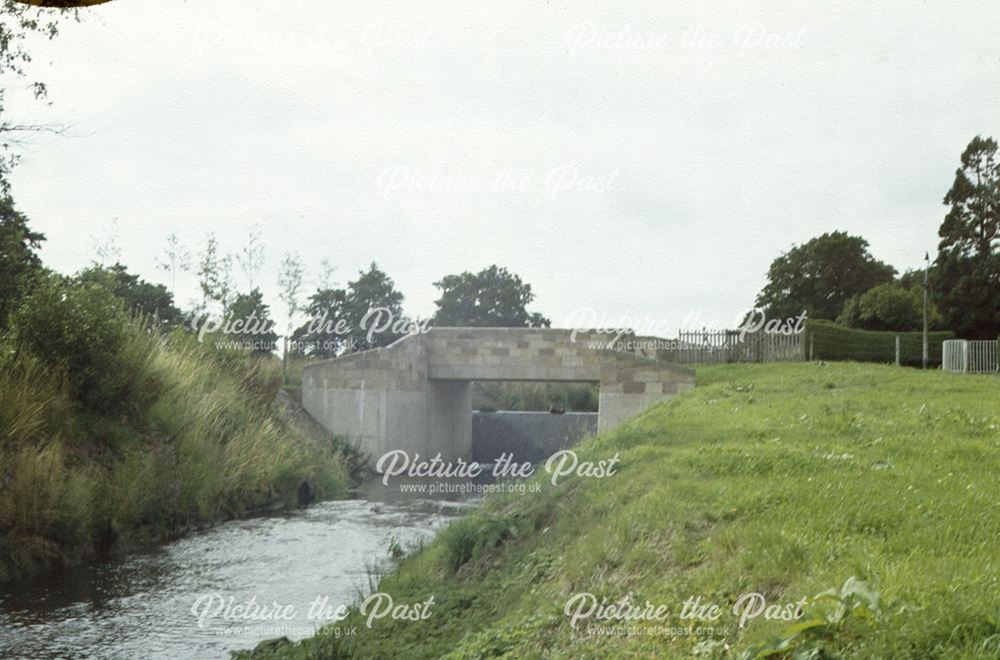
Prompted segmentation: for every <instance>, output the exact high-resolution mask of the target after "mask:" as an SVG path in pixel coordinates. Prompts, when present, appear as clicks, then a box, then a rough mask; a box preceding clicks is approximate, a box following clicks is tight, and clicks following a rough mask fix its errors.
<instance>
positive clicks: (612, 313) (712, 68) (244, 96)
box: [11, 0, 1000, 327]
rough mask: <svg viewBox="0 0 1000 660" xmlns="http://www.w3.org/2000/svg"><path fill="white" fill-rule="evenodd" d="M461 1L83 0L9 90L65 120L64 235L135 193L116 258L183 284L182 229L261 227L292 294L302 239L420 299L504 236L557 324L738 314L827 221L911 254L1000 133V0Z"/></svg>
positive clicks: (54, 178)
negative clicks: (771, 271) (179, 260)
mask: <svg viewBox="0 0 1000 660" xmlns="http://www.w3.org/2000/svg"><path fill="white" fill-rule="evenodd" d="M462 4H464V5H467V6H458V5H459V3H444V2H423V3H409V2H399V1H394V2H373V1H372V0H363V1H359V2H336V3H331V2H327V1H325V0H302V1H298V2H280V3H273V2H272V3H264V2H252V3H251V2H246V1H240V0H212V2H195V1H191V0H189V1H187V2H183V1H177V0H113V1H112V2H111V3H109V4H107V5H103V6H100V7H97V8H93V9H91V10H86V11H85V12H84V20H83V22H82V23H80V24H79V25H67V26H65V27H64V29H63V33H62V35H60V36H59V37H58V38H57V39H56V40H55V41H53V42H51V43H39V44H36V45H35V46H34V53H35V62H34V65H33V70H32V72H33V74H34V75H35V76H37V77H38V78H41V79H42V80H45V81H46V82H48V84H49V88H50V95H51V99H52V101H53V103H52V105H51V106H50V107H45V106H42V105H39V104H37V103H32V102H27V101H23V102H15V103H13V104H11V109H12V110H13V111H15V112H16V113H17V114H16V115H15V118H16V119H21V120H24V121H29V120H30V121H35V122H37V121H52V122H56V123H62V124H68V125H70V126H71V127H72V128H71V130H70V131H69V132H68V134H67V135H63V136H58V137H42V138H38V139H35V140H34V141H33V143H32V144H30V145H29V146H28V147H27V148H26V149H25V151H24V157H23V161H22V163H21V165H20V166H19V168H18V169H17V171H16V173H15V175H14V177H13V182H14V195H15V199H16V200H17V202H18V204H19V206H20V208H21V210H22V211H24V212H25V213H26V214H27V215H28V216H29V217H30V218H31V219H32V224H33V226H35V227H36V228H37V229H39V230H41V231H43V232H44V233H45V234H46V235H47V236H48V242H47V243H46V245H45V249H44V252H43V257H44V259H45V260H46V262H47V263H48V264H49V265H50V266H52V267H54V268H56V269H58V270H61V271H64V272H72V271H75V270H77V269H79V268H81V267H84V266H85V265H87V263H88V262H90V261H91V260H93V259H94V258H95V253H94V241H95V239H97V240H103V237H106V236H108V235H109V233H110V232H111V228H112V226H113V222H114V220H115V219H117V227H118V230H117V244H118V247H119V249H120V250H121V259H122V261H123V262H125V263H126V264H127V265H128V266H129V267H130V268H131V269H132V270H134V271H137V272H139V273H141V274H142V275H143V276H144V277H146V278H149V279H157V280H159V281H163V282H167V281H168V278H167V277H166V275H165V274H164V273H163V272H162V271H158V270H157V268H156V263H157V260H158V258H159V257H160V255H161V254H162V252H163V249H164V245H165V239H166V236H167V235H168V234H170V233H176V234H177V235H179V236H180V237H181V239H182V241H183V242H184V243H186V244H187V246H188V247H189V249H191V250H192V251H193V252H197V251H198V250H199V249H200V248H201V247H202V245H203V244H204V241H205V238H206V236H207V234H208V233H209V232H215V233H216V234H217V235H218V237H219V239H220V241H221V243H222V245H223V247H224V248H225V249H226V250H229V251H233V252H235V251H238V250H239V249H240V248H241V247H242V246H243V245H244V243H245V242H246V238H247V234H248V232H249V231H250V230H251V229H252V228H253V227H255V226H257V227H259V228H260V231H261V233H262V236H263V238H264V240H265V242H266V250H267V265H266V268H265V272H264V274H263V279H264V280H265V291H266V293H267V294H268V295H269V296H271V297H273V295H274V294H275V293H276V286H275V284H274V281H275V279H276V274H277V269H278V264H279V262H280V259H281V256H282V255H283V254H284V253H286V252H297V253H298V254H299V255H301V257H302V260H303V262H304V263H305V265H306V267H307V271H308V276H309V283H310V284H315V282H316V280H317V278H318V276H319V275H320V270H321V269H320V261H321V259H323V258H326V259H328V260H329V261H330V262H331V263H332V264H333V265H335V266H336V267H337V270H336V271H335V273H334V277H333V279H334V281H336V282H337V283H340V284H343V283H345V282H346V280H348V279H353V277H354V276H355V275H356V273H357V271H358V270H359V269H361V268H364V267H366V266H367V264H368V263H370V262H371V261H376V262H377V263H378V264H379V266H380V267H382V268H383V269H384V270H385V271H387V272H388V273H389V274H390V275H391V276H392V277H393V278H394V279H395V281H396V283H397V285H398V287H399V289H400V290H401V291H402V292H403V293H404V294H405V296H406V303H405V306H406V309H407V311H408V312H409V313H411V314H416V315H429V314H430V313H432V312H433V309H434V304H433V301H434V299H435V297H436V290H435V289H434V288H433V286H432V282H433V281H435V280H436V279H438V278H440V277H441V276H443V275H445V274H449V273H455V272H460V271H463V270H479V269H481V268H484V267H486V266H488V265H490V264H493V263H497V264H499V265H502V266H506V267H508V268H509V269H511V270H512V271H514V272H516V273H518V274H519V275H521V277H522V278H524V279H525V280H526V281H528V282H530V283H531V284H532V286H533V288H534V290H535V291H536V293H537V300H536V302H535V304H534V306H533V309H534V310H536V311H541V312H542V313H544V314H546V315H548V316H549V317H550V318H552V320H553V321H554V324H555V325H565V323H563V322H562V321H563V320H564V319H565V318H566V316H567V315H568V314H570V313H571V312H572V311H573V310H576V309H579V308H591V309H593V310H594V311H595V312H596V313H597V314H598V315H603V316H604V317H605V318H611V319H615V318H621V317H622V316H623V315H625V316H627V317H630V318H635V319H654V320H657V321H658V322H661V323H664V324H665V325H667V326H669V327H676V326H679V325H681V324H682V323H685V322H686V323H687V324H689V325H700V324H701V323H702V322H708V323H711V322H716V323H721V324H722V325H730V324H731V321H732V319H733V318H734V317H736V316H737V315H738V314H739V313H740V312H741V310H743V309H745V308H746V307H747V306H748V305H750V304H751V303H752V301H753V298H754V295H755V294H756V292H757V291H758V290H759V289H760V288H761V286H762V285H763V284H764V280H765V274H766V271H767V267H768V265H769V264H770V262H771V260H772V259H774V257H776V256H777V255H778V254H779V253H780V252H782V251H784V250H787V249H788V248H789V247H791V245H792V244H795V243H801V242H804V241H806V240H808V239H810V238H812V237H814V236H816V235H819V234H821V233H823V232H825V231H830V230H838V229H839V230H846V231H849V232H851V233H855V234H861V235H862V236H864V237H865V238H867V239H868V240H869V241H870V243H871V246H872V248H871V249H872V252H873V253H874V254H875V255H876V256H877V257H879V258H881V259H883V260H886V261H888V262H890V263H891V264H893V265H894V266H895V267H896V268H898V269H899V270H901V271H902V270H904V269H906V268H913V267H919V266H920V265H921V263H922V259H923V255H924V251H925V250H930V251H931V252H932V253H933V251H934V249H935V247H936V244H937V235H936V234H937V228H938V226H939V224H940V222H941V219H942V217H943V214H944V212H945V209H944V206H943V205H942V204H941V199H942V197H943V196H944V193H945V192H946V191H947V189H948V188H949V186H950V184H951V180H952V177H953V174H954V171H955V169H956V167H957V165H958V158H959V155H960V153H961V151H962V149H963V148H964V147H965V145H966V144H967V143H968V141H969V140H970V139H971V138H972V137H973V136H975V135H976V134H984V135H995V136H998V137H1000V37H998V36H997V35H998V33H997V30H996V26H997V25H998V24H1000V4H998V3H983V4H980V5H979V6H975V7H974V6H973V5H971V4H955V3H951V2H944V1H927V2H920V3H914V2H909V1H907V2H903V1H902V0H896V1H894V2H880V3H877V6H875V4H876V3H869V2H842V3H830V2H814V1H811V0H810V1H803V0H789V1H780V2H775V1H772V0H768V1H767V2H749V1H745V0H741V1H738V2H719V3H705V2H703V1H701V0H699V1H696V2H676V1H673V0H659V1H657V2H645V3H629V4H631V5H632V6H631V7H630V8H628V9H625V7H624V3H616V2H610V1H606V2H600V3H583V2H550V3H543V2H540V1H537V0H536V1H532V2H515V1H511V0H504V1H502V2H499V1H498V2H491V1H488V0H477V2H475V3H462ZM709 4H711V5H712V6H711V7H708V6H706V5H709ZM619 5H622V6H619ZM237 275H238V276H240V275H239V273H237ZM239 283H240V284H241V285H243V286H245V278H242V276H240V279H239ZM178 289H179V291H178V298H179V300H180V302H182V303H187V302H188V301H190V300H192V299H193V298H194V297H195V295H196V284H195V281H194V279H193V277H185V278H182V279H181V281H180V282H179V283H178Z"/></svg>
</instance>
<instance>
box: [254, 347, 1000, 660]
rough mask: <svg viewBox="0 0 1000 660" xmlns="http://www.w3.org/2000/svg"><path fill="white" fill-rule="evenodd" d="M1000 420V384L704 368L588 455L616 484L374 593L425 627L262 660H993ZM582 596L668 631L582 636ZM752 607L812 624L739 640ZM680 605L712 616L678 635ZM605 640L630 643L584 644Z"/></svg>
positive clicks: (419, 558)
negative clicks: (577, 607) (417, 615)
mask: <svg viewBox="0 0 1000 660" xmlns="http://www.w3.org/2000/svg"><path fill="white" fill-rule="evenodd" d="M998 401H1000V379H998V378H996V377H982V376H960V375H951V374H943V373H940V372H920V371H917V370H912V369H900V368H894V367H889V366H879V365H870V364H856V363H839V364H824V363H811V364H771V365H724V366H713V367H705V368H699V369H698V387H697V389H696V390H695V391H693V392H690V393H687V394H685V395H683V396H681V397H678V398H677V399H675V400H673V401H670V402H667V403H664V404H660V405H658V406H655V407H654V408H652V409H651V410H649V411H648V412H646V413H645V414H643V415H641V416H640V417H638V418H636V419H635V420H632V421H631V422H629V423H626V424H624V425H623V426H621V427H619V428H618V429H616V430H614V431H613V432H611V433H608V434H604V435H602V436H599V437H598V438H596V439H593V440H591V441H588V442H587V443H586V444H585V445H584V446H583V447H581V459H584V458H588V457H589V458H609V457H611V456H612V455H614V454H615V453H619V454H620V458H621V464H620V468H619V470H618V471H617V474H615V475H613V476H611V477H608V478H604V479H593V478H583V477H576V478H567V479H565V480H563V481H560V482H559V484H558V485H556V486H552V485H551V484H549V483H548V482H546V483H545V485H544V487H543V490H542V492H541V494H539V495H533V496H530V497H524V496H507V497H498V498H495V499H490V500H488V501H487V502H486V503H485V504H484V505H483V506H482V507H481V508H480V509H479V510H478V511H477V512H475V513H474V514H472V515H469V516H467V517H465V518H462V519H459V520H458V521H456V522H455V523H453V524H452V525H451V526H450V527H449V528H447V529H446V530H445V531H444V532H442V533H441V534H440V535H439V536H438V537H437V538H436V539H435V540H434V541H433V542H432V543H431V544H430V545H429V546H428V547H426V548H424V549H423V550H422V551H420V552H418V553H416V554H415V555H414V556H412V557H409V558H407V559H405V560H404V561H403V562H402V564H401V565H400V567H399V568H398V570H397V571H395V572H394V573H393V574H391V575H389V576H387V577H385V578H384V579H383V580H382V582H381V584H380V586H379V589H380V590H381V591H384V592H387V593H389V594H390V595H391V596H392V597H393V599H394V600H395V602H397V603H416V602H423V601H426V600H427V599H428V598H429V597H431V596H433V597H434V604H433V607H432V614H431V616H430V618H429V619H427V620H425V621H417V622H414V621H403V620H400V621H392V620H390V619H389V618H386V619H382V620H378V621H375V622H374V623H373V625H372V627H371V628H368V627H366V625H365V618H364V617H363V616H362V615H361V614H360V613H358V612H357V611H354V612H353V613H352V614H351V616H350V618H349V619H348V620H347V621H346V622H343V623H340V624H338V625H340V626H344V625H348V626H355V625H356V626H357V631H358V632H357V635H356V636H348V637H341V638H340V639H336V638H335V636H333V635H319V636H317V637H314V638H311V639H309V640H305V641H304V642H302V643H299V644H281V643H274V644H271V645H269V646H268V648H267V650H264V649H263V648H262V650H260V651H259V652H257V653H256V654H255V657H259V658H265V657H272V658H331V657H353V658H403V657H405V658H438V657H447V658H486V657H512V658H513V657H517V658H535V657H559V658H563V657H565V658H569V657H572V658H606V657H635V658H685V657H705V658H755V657H786V658H790V657H796V658H828V657H851V658H949V659H951V658H970V659H971V658H986V657H1000V620H998V612H1000V582H998V570H997V569H998V563H997V562H998V559H997V556H998V555H997V547H998V544H1000V514H998V513H997V505H998V503H1000V492H998V485H997V481H996V476H995V474H996V469H997V466H998V465H1000V415H998V407H997V402H998ZM539 476H545V475H544V473H540V475H539ZM536 478H539V477H537V476H536ZM318 559H319V560H321V556H320V557H319V558H318ZM583 592H587V593H590V594H593V595H594V597H595V599H596V600H597V601H598V602H601V601H604V600H605V599H606V601H607V602H608V603H611V602H615V601H621V600H622V599H623V598H626V597H627V598H629V601H630V602H631V603H634V604H637V605H642V604H644V603H646V602H649V603H652V604H663V605H666V606H668V611H669V615H668V616H667V617H666V618H665V619H664V620H662V621H634V622H620V621H610V622H609V621H597V620H595V619H593V618H591V619H590V620H589V621H581V622H580V623H579V624H578V629H577V630H576V631H574V630H573V628H572V627H571V624H570V618H569V617H568V616H567V615H566V614H565V609H564V608H565V604H566V602H567V600H568V599H570V598H571V597H573V596H574V595H575V594H579V593H583ZM747 593H759V594H761V595H762V597H763V598H764V599H766V602H767V603H768V604H769V605H770V604H781V605H784V604H788V603H796V602H798V601H800V600H801V599H802V598H803V597H806V598H807V602H806V604H805V607H804V614H803V616H802V617H801V618H800V619H798V620H796V621H793V622H790V621H781V620H778V619H774V620H765V617H764V613H763V612H761V613H760V615H759V616H757V617H756V618H753V619H751V620H749V621H747V622H746V624H745V625H744V626H743V627H741V626H740V625H739V620H738V617H737V616H736V615H734V614H733V612H732V606H733V605H734V604H735V603H736V601H737V600H738V599H739V598H740V597H741V596H742V595H744V594H747ZM821 594H823V595H822V596H820V595H821ZM817 596H819V597H817ZM692 597H698V598H700V601H701V603H702V604H707V603H713V604H717V605H718V606H719V607H720V610H721V615H720V616H719V617H718V618H717V619H716V620H714V621H711V622H706V623H695V622H693V621H692V620H691V619H687V620H681V619H680V617H679V614H680V610H681V605H682V603H684V602H685V601H686V600H688V599H690V598H692ZM772 613H776V612H775V611H773V610H772ZM599 626H600V627H604V629H603V630H597V629H596V628H597V627H599ZM614 626H619V627H621V626H626V627H630V628H632V629H631V630H628V631H627V632H629V633H631V634H628V635H624V636H607V635H603V634H590V635H588V630H587V629H588V627H590V628H591V630H590V632H591V633H597V632H606V629H607V628H608V627H614ZM656 626H659V627H660V628H659V629H656ZM670 628H675V630H669V629H670ZM699 628H700V631H699ZM708 628H711V629H712V630H708ZM793 653H794V654H796V655H794V656H793ZM247 655H249V654H247Z"/></svg>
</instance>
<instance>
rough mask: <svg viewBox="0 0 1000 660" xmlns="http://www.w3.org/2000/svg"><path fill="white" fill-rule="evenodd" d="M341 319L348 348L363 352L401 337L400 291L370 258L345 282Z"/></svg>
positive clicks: (402, 318)
mask: <svg viewBox="0 0 1000 660" xmlns="http://www.w3.org/2000/svg"><path fill="white" fill-rule="evenodd" d="M344 318H345V319H346V321H347V325H348V327H349V328H350V332H349V333H348V335H347V341H348V350H354V351H363V350H367V349H369V348H376V347H378V346H388V345H389V344H391V343H392V342H394V341H396V340H397V339H399V338H400V337H402V336H403V334H404V333H402V332H399V327H400V326H399V325H398V324H400V323H403V322H405V319H404V317H403V294H402V293H400V292H399V291H397V290H396V284H395V282H393V281H392V278H391V277H389V276H388V275H386V274H385V273H384V272H383V271H381V270H379V267H378V266H377V265H376V264H375V262H374V261H373V262H372V263H371V265H370V266H369V267H368V270H367V271H359V272H358V279H356V280H354V281H353V282H348V283H347V296H346V299H345V301H344Z"/></svg>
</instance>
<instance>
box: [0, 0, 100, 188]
mask: <svg viewBox="0 0 1000 660" xmlns="http://www.w3.org/2000/svg"><path fill="white" fill-rule="evenodd" d="M45 4H51V5H55V6H56V8H39V7H32V6H31V5H29V4H26V3H24V2H19V1H17V0H0V19H2V22H0V76H2V77H5V78H9V77H13V78H17V79H20V80H24V79H26V78H27V77H28V65H29V64H30V62H31V53H29V52H28V49H27V46H26V44H27V43H28V42H29V41H30V39H31V38H32V37H34V36H35V35H41V36H44V37H46V38H48V39H53V38H55V37H56V35H58V34H59V19H60V18H67V17H68V18H72V19H73V20H77V19H78V18H79V14H78V13H77V10H76V9H65V8H59V7H58V5H59V4H60V3H58V2H50V3H45ZM79 4H83V3H79ZM90 4H94V3H93V2H91V3H90ZM7 87H9V85H7V86H4V87H0V134H2V137H0V193H2V194H4V195H7V194H9V193H10V180H9V175H10V172H11V170H12V169H13V167H14V166H15V165H16V164H17V160H18V154H17V153H16V152H15V151H14V150H15V148H16V147H17V146H18V145H20V144H22V143H23V142H25V140H26V139H27V138H26V136H28V135H31V134H33V133H39V132H50V133H61V132H63V131H64V130H65V128H64V127H61V126H54V125H50V124H22V123H18V122H15V121H11V120H10V119H8V118H7V117H6V113H5V105H4V103H5V101H6V98H5V92H6V91H7ZM28 87H29V88H30V89H31V91H32V93H33V94H34V97H35V99H39V100H44V99H46V98H47V96H48V88H47V86H46V85H45V83H44V82H42V81H40V80H34V81H31V82H30V83H29V84H28Z"/></svg>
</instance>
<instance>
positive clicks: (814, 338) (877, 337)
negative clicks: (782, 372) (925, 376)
mask: <svg viewBox="0 0 1000 660" xmlns="http://www.w3.org/2000/svg"><path fill="white" fill-rule="evenodd" d="M897 336H899V338H900V364H904V365H907V366H914V367H916V366H920V365H921V364H922V363H923V333H922V332H875V331H871V330H854V329H852V328H845V327H844V326H842V325H839V324H837V323H833V322H831V321H819V320H817V321H808V322H807V324H806V337H805V341H806V346H807V347H811V349H812V359H813V360H853V361H856V362H881V363H892V362H895V361H896V337H897ZM954 338H955V333H953V332H930V333H928V335H927V355H928V364H929V365H932V366H940V364H941V346H942V344H943V343H944V341H945V340H946V339H954Z"/></svg>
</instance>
